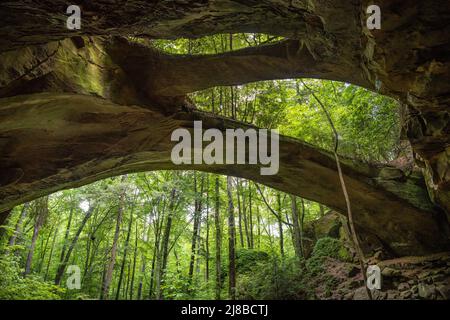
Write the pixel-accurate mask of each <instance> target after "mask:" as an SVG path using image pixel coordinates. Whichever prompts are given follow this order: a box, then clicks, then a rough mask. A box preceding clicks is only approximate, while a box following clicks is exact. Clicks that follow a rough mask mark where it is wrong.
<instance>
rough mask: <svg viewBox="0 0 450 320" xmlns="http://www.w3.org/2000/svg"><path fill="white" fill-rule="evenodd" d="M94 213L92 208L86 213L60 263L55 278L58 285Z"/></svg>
mask: <svg viewBox="0 0 450 320" xmlns="http://www.w3.org/2000/svg"><path fill="white" fill-rule="evenodd" d="M93 212H94V207H93V206H90V207H89V210H88V211H87V212H86V214H85V216H84V218H83V220H82V221H81V224H80V226H79V227H78V230H77V232H76V233H75V236H74V237H73V239H72V242H71V243H70V246H69V249H68V250H67V252H66V254H65V256H64V258H63V260H62V261H61V262H60V264H59V266H58V269H57V271H56V277H55V284H56V285H60V284H61V280H62V277H63V275H64V271H65V270H66V267H67V264H68V263H69V259H70V256H71V254H72V251H73V250H74V249H75V245H76V244H77V241H78V238H79V237H80V234H81V232H82V231H83V229H84V226H85V225H86V222H87V221H88V220H89V218H90V217H91V215H92V213H93Z"/></svg>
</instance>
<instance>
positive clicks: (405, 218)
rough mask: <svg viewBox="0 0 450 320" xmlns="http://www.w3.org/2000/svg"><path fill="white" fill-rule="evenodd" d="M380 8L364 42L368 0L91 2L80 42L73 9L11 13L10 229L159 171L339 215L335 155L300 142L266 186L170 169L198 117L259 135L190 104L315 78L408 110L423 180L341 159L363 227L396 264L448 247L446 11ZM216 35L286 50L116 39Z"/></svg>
mask: <svg viewBox="0 0 450 320" xmlns="http://www.w3.org/2000/svg"><path fill="white" fill-rule="evenodd" d="M379 2H380V3H379V5H380V7H381V8H382V13H383V27H382V29H381V30H378V31H369V30H367V29H366V28H365V23H364V14H363V13H364V8H365V7H366V6H367V3H366V2H365V1H356V2H352V3H350V2H348V1H335V2H333V4H328V3H326V2H322V1H228V0H223V1H188V2H185V1H159V2H157V3H145V2H141V1H119V0H118V1H112V2H111V1H108V2H107V3H106V2H105V3H103V2H102V1H96V2H95V3H86V4H84V6H83V8H82V12H84V18H83V28H82V29H81V30H79V31H77V34H75V33H73V32H72V31H69V30H67V29H65V28H64V21H65V16H64V12H65V7H64V6H65V2H64V1H58V0H51V1H50V0H49V1H39V2H34V1H19V2H18V3H16V4H12V3H9V2H8V3H3V4H0V18H1V19H0V21H1V22H0V52H1V54H0V61H1V64H0V97H1V99H0V212H3V214H2V219H0V220H3V221H4V219H5V218H6V217H7V215H8V211H9V210H10V209H11V208H12V207H13V206H15V205H18V204H20V203H23V202H24V201H29V200H32V199H35V198H37V197H40V196H43V195H45V194H49V193H51V192H54V191H57V190H60V189H63V188H70V187H75V186H81V185H83V184H86V183H89V182H92V181H95V180H98V179H102V178H105V177H109V176H113V175H118V174H123V173H127V172H136V171H143V170H160V169H197V170H203V171H209V172H216V173H223V174H228V175H234V176H240V177H244V178H248V179H251V180H254V181H258V182H261V183H264V184H266V185H268V186H271V187H273V188H277V189H279V190H282V191H285V192H289V193H292V194H295V195H298V196H301V197H304V198H307V199H310V200H314V201H317V202H320V203H323V204H325V205H327V206H329V207H330V208H334V209H336V210H338V211H340V212H341V213H344V212H345V202H344V199H343V197H342V191H341V187H340V184H339V180H338V175H337V172H336V167H335V162H334V159H333V157H332V156H331V155H330V154H329V153H327V152H325V151H324V150H320V149H318V148H316V147H313V146H311V145H308V144H306V143H303V142H301V141H298V140H295V139H291V138H288V137H282V138H281V140H280V171H279V174H278V175H276V176H261V175H260V174H259V167H258V166H241V165H235V166H230V165H213V166H206V165H189V166H184V167H183V166H175V165H173V164H172V162H171V161H170V151H171V148H172V145H173V144H172V142H171V141H170V134H171V132H172V131H173V130H174V129H176V128H180V127H188V128H189V127H192V125H193V120H203V126H204V129H207V128H220V129H222V130H224V129H225V128H229V127H244V128H245V127H246V126H248V125H246V124H242V123H237V122H235V121H232V120H229V119H224V118H221V117H218V116H216V115H212V114H207V113H202V112H199V111H197V110H195V108H194V107H193V106H192V105H191V104H190V103H189V101H188V100H187V99H186V96H185V95H186V94H187V93H190V92H194V91H197V90H201V89H205V88H209V87H212V86H219V85H237V84H243V83H247V82H252V81H259V80H268V79H287V78H301V77H307V78H320V79H331V80H338V81H346V82H349V83H353V84H356V85H359V86H363V87H365V88H368V89H371V90H377V91H379V92H380V93H381V94H385V95H389V96H391V97H394V98H397V99H398V100H399V101H400V102H401V105H402V108H403V109H404V111H405V114H406V117H405V119H404V123H403V128H404V133H405V135H406V136H407V137H408V138H409V140H410V142H411V144H412V146H413V149H414V151H415V156H416V161H417V163H418V164H419V165H421V166H422V167H423V173H424V176H422V175H421V174H413V175H411V176H405V175H403V174H402V173H401V172H400V171H399V170H398V169H395V168H392V167H389V166H382V165H368V164H363V163H360V162H358V161H354V160H351V159H342V162H343V171H344V175H345V181H346V183H347V185H348V189H349V194H350V198H351V201H352V207H353V211H354V216H355V217H354V219H355V222H356V224H357V226H358V227H359V228H360V229H364V230H366V231H368V232H371V233H373V234H375V235H376V236H377V237H378V238H379V240H380V241H381V242H382V243H383V244H384V245H385V246H387V247H388V248H389V249H390V250H391V251H392V252H394V253H395V254H397V255H409V254H425V253H429V252H437V251H443V250H447V249H449V248H450V239H449V231H448V217H449V209H450V195H449V179H450V177H449V172H450V171H449V170H448V167H449V161H448V156H447V155H448V152H449V151H448V150H449V131H450V130H449V115H448V100H449V97H450V90H449V86H450V81H449V80H450V79H449V74H450V73H449V66H450V62H449V57H450V55H449V54H448V53H449V52H450V45H449V43H448V41H447V42H443V41H442V39H447V38H446V37H445V36H442V34H445V33H447V34H448V31H449V30H448V29H449V26H448V25H447V21H445V19H444V18H442V17H445V16H448V15H449V14H450V6H449V4H448V2H446V1H436V2H435V3H433V4H427V6H426V8H425V7H422V6H423V5H422V4H420V3H416V2H415V1H379ZM425 9H426V10H425ZM116 10H120V12H122V13H121V14H120V16H116V15H115V11H116ZM123 12H125V13H123ZM437 12H439V17H440V18H439V19H435V17H437V16H438V15H437ZM399 14H401V15H403V18H402V19H399V17H398V15H399ZM24 16H27V17H32V18H29V19H24V18H23V17H24ZM220 32H227V33H229V32H265V33H270V34H274V35H279V36H284V37H286V38H288V40H285V41H281V42H278V43H275V44H271V45H266V46H261V47H250V48H247V49H242V50H236V51H233V52H229V53H223V54H217V55H202V56H190V55H180V56H174V55H167V54H164V53H161V52H157V51H156V50H154V49H152V48H149V47H146V46H144V45H142V44H140V43H139V42H137V41H134V40H130V39H129V38H123V37H120V36H129V35H131V36H133V37H136V36H139V37H148V38H176V37H181V36H187V37H198V36H203V35H208V34H214V33H220ZM87 35H89V37H87ZM106 35H108V36H106ZM69 37H70V38H69ZM392 173H394V174H392ZM424 177H425V178H424ZM430 195H431V198H430ZM0 222H2V221H0Z"/></svg>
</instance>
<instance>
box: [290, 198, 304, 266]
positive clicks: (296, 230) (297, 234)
mask: <svg viewBox="0 0 450 320" xmlns="http://www.w3.org/2000/svg"><path fill="white" fill-rule="evenodd" d="M291 211H292V224H293V226H292V230H293V232H292V233H293V241H294V243H293V245H294V251H295V255H296V256H297V258H298V259H301V258H302V257H304V253H303V250H302V246H301V236H302V235H301V231H300V223H299V218H298V216H299V214H298V208H297V201H296V197H295V196H294V195H291Z"/></svg>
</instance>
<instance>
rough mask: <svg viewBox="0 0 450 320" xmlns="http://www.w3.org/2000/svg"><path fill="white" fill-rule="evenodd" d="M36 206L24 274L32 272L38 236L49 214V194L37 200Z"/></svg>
mask: <svg viewBox="0 0 450 320" xmlns="http://www.w3.org/2000/svg"><path fill="white" fill-rule="evenodd" d="M36 206H37V209H36V210H37V217H36V222H35V224H34V228H33V236H32V238H31V245H30V250H29V251H28V256H27V262H26V264H25V272H24V276H25V275H27V274H29V273H30V272H31V265H32V263H33V255H34V248H35V247H36V240H37V238H38V235H39V231H40V230H41V228H42V226H43V225H44V223H45V220H46V219H47V216H48V196H47V197H43V198H40V199H38V200H36Z"/></svg>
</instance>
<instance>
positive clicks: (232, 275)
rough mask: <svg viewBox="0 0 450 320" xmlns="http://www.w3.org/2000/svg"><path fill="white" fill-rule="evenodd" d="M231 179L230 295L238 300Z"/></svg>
mask: <svg viewBox="0 0 450 320" xmlns="http://www.w3.org/2000/svg"><path fill="white" fill-rule="evenodd" d="M231 190H232V184H231V177H230V176H227V194H228V234H229V235H228V260H229V272H228V275H229V286H228V293H229V296H230V299H231V300H236V252H235V243H236V236H235V233H236V231H235V226H234V206H233V196H232V193H231Z"/></svg>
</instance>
